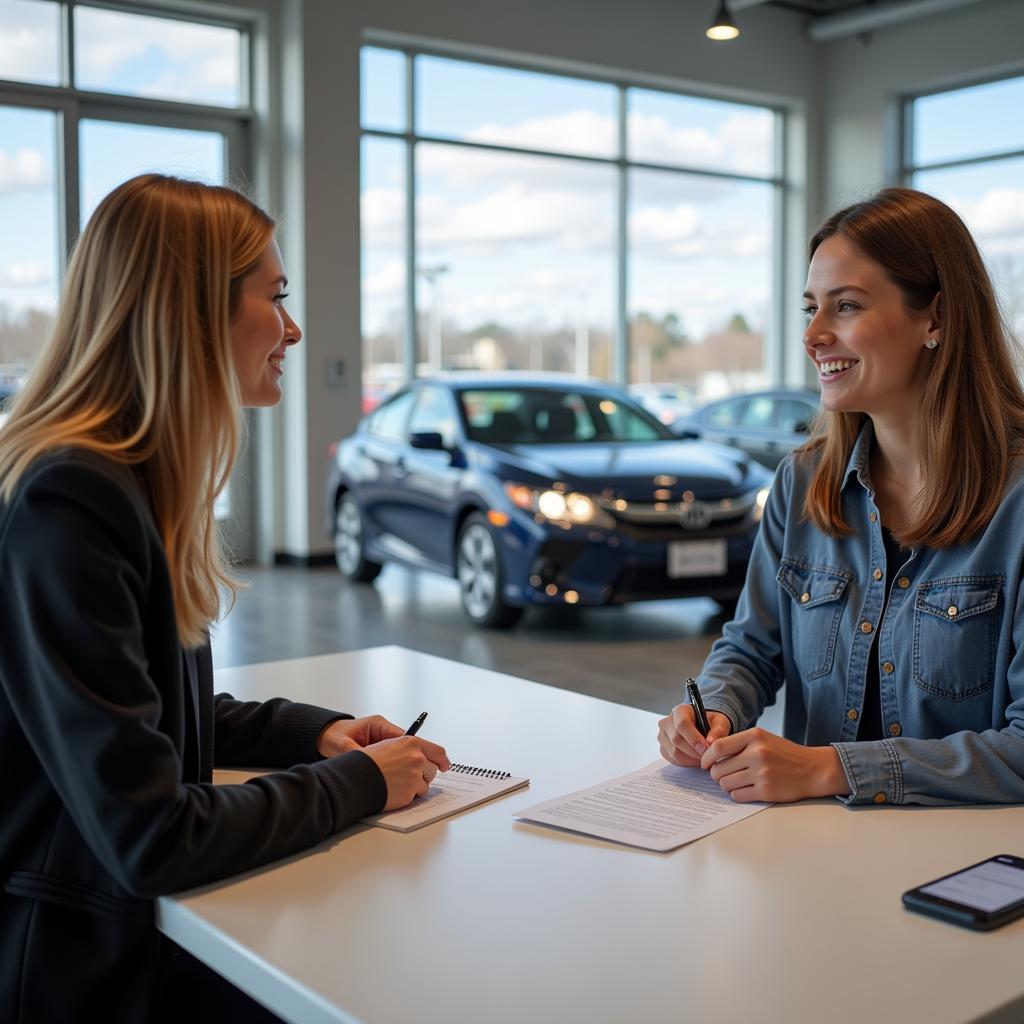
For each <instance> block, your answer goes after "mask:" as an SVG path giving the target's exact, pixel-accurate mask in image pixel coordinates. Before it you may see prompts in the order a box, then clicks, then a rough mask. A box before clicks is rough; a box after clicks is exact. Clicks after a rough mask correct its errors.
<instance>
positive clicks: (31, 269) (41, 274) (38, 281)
mask: <svg viewBox="0 0 1024 1024" xmlns="http://www.w3.org/2000/svg"><path fill="white" fill-rule="evenodd" d="M48 284H50V271H48V270H47V269H46V267H44V266H43V265H42V264H41V263H9V264H7V266H0V287H15V288H38V287H40V286H41V285H48Z"/></svg>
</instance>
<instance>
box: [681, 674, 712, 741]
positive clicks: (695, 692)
mask: <svg viewBox="0 0 1024 1024" xmlns="http://www.w3.org/2000/svg"><path fill="white" fill-rule="evenodd" d="M686 692H687V693H688V694H689V696H690V703H691V704H692V705H693V713H694V714H695V715H696V716H697V728H698V729H699V730H700V734H701V736H703V737H704V738H705V739H707V736H708V731H709V730H710V729H711V726H710V724H709V723H708V713H707V712H706V711H705V710H704V701H702V700H701V699H700V690H699V689H697V680H696V679H693V678H692V677H691V678H690V679H687V680H686Z"/></svg>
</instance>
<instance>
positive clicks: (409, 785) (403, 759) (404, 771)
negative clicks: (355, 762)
mask: <svg viewBox="0 0 1024 1024" xmlns="http://www.w3.org/2000/svg"><path fill="white" fill-rule="evenodd" d="M362 751H363V753H364V754H366V756H367V757H370V758H372V759H373V760H374V762H375V763H376V765H377V767H378V768H379V769H380V770H381V774H382V775H383V776H384V781H385V782H386V783H387V787H388V800H387V803H386V804H385V805H384V810H385V811H396V810H398V808H399V807H405V805H406V804H409V803H412V801H413V800H414V799H415V798H416V797H418V796H422V795H423V794H424V793H426V791H427V790H428V789H429V788H430V783H431V782H432V781H433V779H434V776H435V775H436V774H437V773H438V771H442V772H446V771H448V769H449V768H451V766H452V764H451V761H449V760H448V755H447V754H446V753H445V752H444V747H439V746H438V745H437V744H436V743H431V742H430V741H429V740H421V739H420V738H419V737H418V736H398V737H396V738H395V739H390V740H381V741H380V742H379V743H371V744H369V746H365V747H363V748H362Z"/></svg>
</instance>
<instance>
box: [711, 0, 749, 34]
mask: <svg viewBox="0 0 1024 1024" xmlns="http://www.w3.org/2000/svg"><path fill="white" fill-rule="evenodd" d="M704 34H705V35H706V36H707V37H708V39H714V40H716V41H718V42H723V41H724V40H727V39H735V38H736V37H737V36H738V35H739V34H740V30H739V29H738V28H737V27H736V23H735V22H734V21H733V20H732V18H731V17H729V8H728V7H727V6H726V5H725V0H718V8H717V9H716V10H715V17H714V20H713V21H712V22H711V24H710V25H708V30H707V32H705V33H704Z"/></svg>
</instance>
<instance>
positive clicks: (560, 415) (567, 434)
mask: <svg viewBox="0 0 1024 1024" xmlns="http://www.w3.org/2000/svg"><path fill="white" fill-rule="evenodd" d="M459 399H460V401H461V402H462V409H463V412H464V414H465V417H466V425H467V428H468V434H469V438H470V440H472V441H481V442H483V443H484V444H498V445H502V444H586V443H588V442H604V441H662V440H673V439H674V435H673V434H672V433H671V432H670V431H669V430H667V429H666V428H665V427H663V426H662V425H661V424H660V423H659V422H658V421H657V420H656V419H655V418H654V417H653V416H651V415H650V414H649V413H648V412H647V411H646V410H644V409H641V408H640V407H639V406H637V405H634V404H633V403H632V402H629V401H627V400H625V399H623V397H622V396H620V395H615V394H611V393H606V394H601V393H597V392H590V391H574V390H572V389H570V388H566V389H565V390H564V391H563V390H559V389H556V388H531V387H522V388H510V387H501V388H498V387H495V388H473V389H472V390H469V389H467V390H464V391H461V392H460V394H459Z"/></svg>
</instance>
